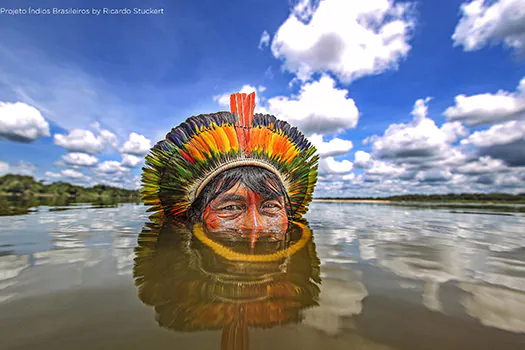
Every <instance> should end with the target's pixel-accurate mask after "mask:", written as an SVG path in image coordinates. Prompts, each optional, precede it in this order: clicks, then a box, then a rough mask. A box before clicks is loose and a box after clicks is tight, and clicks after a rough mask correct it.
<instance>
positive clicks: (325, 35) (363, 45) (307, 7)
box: [271, 0, 415, 83]
mask: <svg viewBox="0 0 525 350" xmlns="http://www.w3.org/2000/svg"><path fill="white" fill-rule="evenodd" d="M414 24H415V21H414V18H413V11H412V6H411V5H410V4H407V3H397V4H396V3H394V1H393V0H371V1H347V0H324V1H310V0H301V1H299V2H298V3H297V4H296V5H295V7H294V8H293V10H292V13H291V14H290V16H289V17H288V18H287V19H286V20H285V21H284V23H283V24H282V25H281V26H280V27H279V29H278V30H277V33H276V34H275V35H274V39H273V42H272V45H271V49H272V53H273V55H274V56H275V57H276V58H278V59H281V60H282V61H283V62H284V68H285V69H286V70H288V71H290V72H293V73H295V74H296V75H297V77H298V78H299V79H301V80H307V79H309V78H310V77H311V75H312V74H313V73H314V72H328V71H329V72H332V73H333V74H335V75H337V76H338V77H339V78H340V79H341V80H342V81H344V82H347V83H349V82H351V81H352V80H355V79H357V78H360V77H363V76H366V75H374V74H379V73H381V72H383V71H386V70H388V69H395V68H396V67H397V65H398V64H399V62H400V61H401V60H402V59H403V58H405V57H406V56H407V54H408V52H409V51H410V48H411V47H410V44H409V39H410V35H411V31H412V28H413V27H414Z"/></svg>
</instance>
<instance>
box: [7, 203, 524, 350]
mask: <svg viewBox="0 0 525 350" xmlns="http://www.w3.org/2000/svg"><path fill="white" fill-rule="evenodd" d="M499 214H501V212H500V211H497V212H496V211H494V210H491V209H490V208H485V209H484V208H464V209H461V210H458V209H457V208H452V209H451V208H436V207H418V206H399V205H387V204H373V203H366V204H364V203H341V202H339V203H338V202H333V203H328V202H326V203H325V202H323V203H321V202H314V203H312V205H311V209H310V212H309V213H308V215H307V217H306V219H307V223H303V224H304V225H303V224H301V223H299V224H297V225H294V226H293V229H292V230H290V232H289V233H288V234H287V235H286V239H285V242H284V243H279V244H277V243H275V242H262V244H261V245H260V246H259V247H258V249H259V251H258V253H259V254H258V255H257V256H259V257H262V258H259V259H258V261H256V260H257V259H254V258H250V254H249V252H246V251H245V250H243V249H242V247H240V244H241V243H242V242H230V243H227V242H221V245H220V247H219V246H216V245H213V244H210V243H209V242H208V243H207V242H206V241H205V240H203V239H202V238H199V237H201V236H199V235H200V234H199V232H200V231H195V230H192V229H188V228H186V227H183V226H180V225H176V224H173V223H170V222H163V223H162V222H152V221H150V220H149V219H148V215H147V213H146V210H145V207H143V206H142V205H138V204H132V203H124V204H123V203H109V204H108V203H107V204H103V203H101V204H100V205H99V204H96V203H87V204H81V203H76V204H67V203H66V204H63V203H58V204H57V205H53V204H50V205H49V204H48V205H40V206H35V207H31V210H29V211H28V212H27V214H25V215H7V216H2V217H0V348H1V349H121V348H122V349H124V348H125V349H145V348H155V349H221V348H223V349H233V348H238V349H248V348H249V349H272V350H277V349H321V348H322V349H468V348H473V349H525V239H524V236H525V215H524V214H523V213H520V212H513V211H510V212H507V213H506V215H499Z"/></svg>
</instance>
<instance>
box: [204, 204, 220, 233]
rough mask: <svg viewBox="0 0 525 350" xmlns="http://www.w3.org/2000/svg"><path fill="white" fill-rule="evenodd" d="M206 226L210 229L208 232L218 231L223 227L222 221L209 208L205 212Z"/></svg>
mask: <svg viewBox="0 0 525 350" xmlns="http://www.w3.org/2000/svg"><path fill="white" fill-rule="evenodd" d="M203 218H204V224H205V225H206V227H207V228H208V230H211V231H217V230H218V229H220V227H221V220H220V218H219V217H218V216H217V214H216V213H214V212H213V211H212V210H211V208H210V207H209V206H207V207H206V210H205V211H204V215H203Z"/></svg>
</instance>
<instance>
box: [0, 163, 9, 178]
mask: <svg viewBox="0 0 525 350" xmlns="http://www.w3.org/2000/svg"><path fill="white" fill-rule="evenodd" d="M8 172H9V164H8V163H6V162H2V161H0V175H3V174H7V173H8Z"/></svg>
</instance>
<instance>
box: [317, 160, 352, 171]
mask: <svg viewBox="0 0 525 350" xmlns="http://www.w3.org/2000/svg"><path fill="white" fill-rule="evenodd" d="M353 167H354V164H353V163H352V162H350V161H348V160H346V159H345V160H342V161H338V160H335V159H334V157H326V158H321V159H320V160H319V173H320V174H346V173H349V172H350V171H352V169H353Z"/></svg>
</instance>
